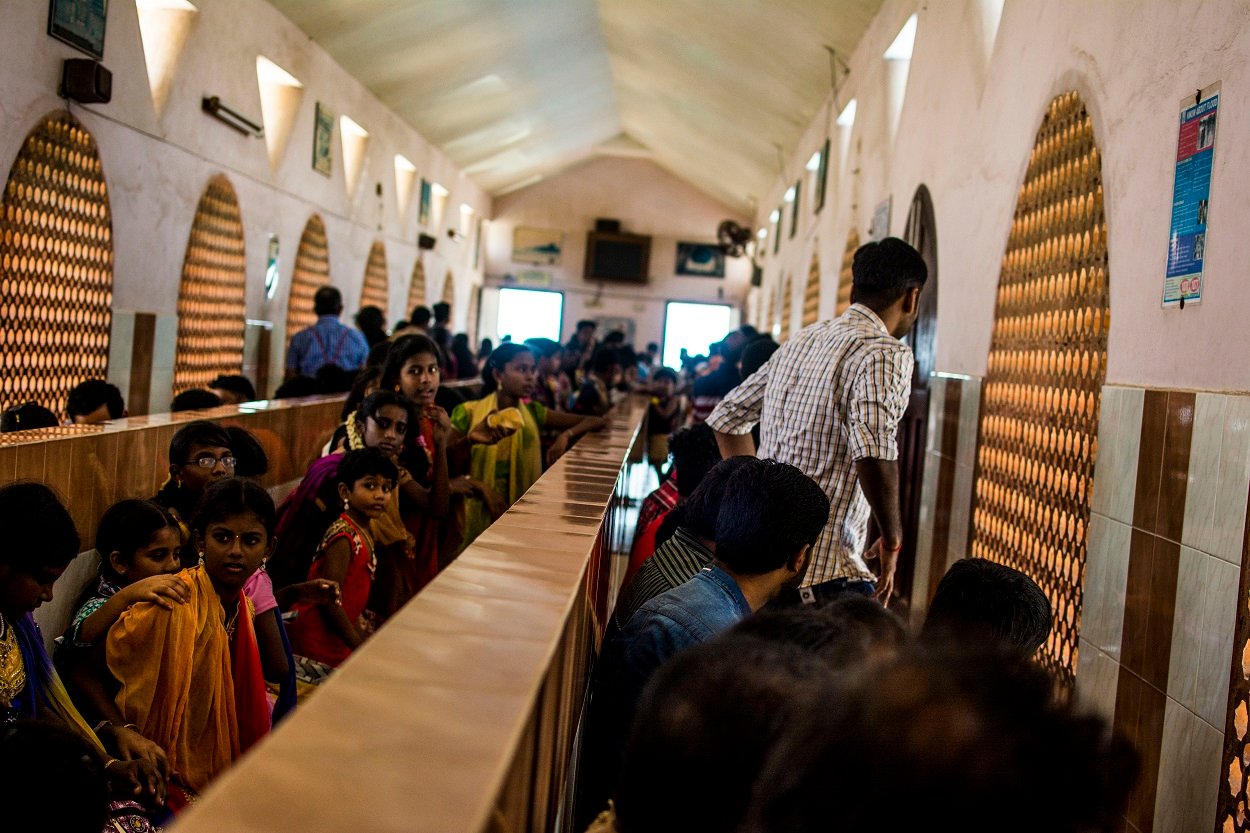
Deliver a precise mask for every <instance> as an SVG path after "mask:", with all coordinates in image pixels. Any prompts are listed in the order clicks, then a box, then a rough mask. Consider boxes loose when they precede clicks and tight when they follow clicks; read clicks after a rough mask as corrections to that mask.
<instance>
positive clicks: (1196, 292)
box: [1163, 84, 1220, 308]
mask: <svg viewBox="0 0 1250 833" xmlns="http://www.w3.org/2000/svg"><path fill="white" fill-rule="evenodd" d="M1219 110H1220V85H1219V84H1213V85H1211V86H1210V87H1207V88H1206V89H1205V90H1202V91H1201V92H1200V93H1198V95H1197V96H1195V97H1187V98H1186V99H1185V100H1184V101H1182V102H1181V110H1180V133H1179V136H1178V138H1177V141H1176V174H1175V179H1174V180H1173V183H1172V224H1171V229H1170V232H1169V234H1168V266H1167V273H1166V276H1165V278H1164V280H1163V306H1164V307H1182V308H1183V307H1185V306H1186V305H1187V304H1198V303H1201V302H1202V291H1203V288H1204V287H1203V263H1204V261H1205V260H1206V250H1207V215H1208V210H1209V205H1210V202H1211V163H1212V160H1213V158H1214V156H1215V122H1216V116H1217V115H1218V114H1219Z"/></svg>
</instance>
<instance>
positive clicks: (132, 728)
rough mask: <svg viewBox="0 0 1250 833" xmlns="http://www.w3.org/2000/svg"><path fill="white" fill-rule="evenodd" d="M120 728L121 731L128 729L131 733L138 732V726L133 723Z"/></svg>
mask: <svg viewBox="0 0 1250 833" xmlns="http://www.w3.org/2000/svg"><path fill="white" fill-rule="evenodd" d="M122 728H123V729H129V730H130V731H132V732H138V731H139V727H138V726H136V725H135V724H134V723H127V724H126V725H125V726H122Z"/></svg>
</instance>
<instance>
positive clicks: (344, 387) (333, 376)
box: [313, 364, 356, 393]
mask: <svg viewBox="0 0 1250 833" xmlns="http://www.w3.org/2000/svg"><path fill="white" fill-rule="evenodd" d="M313 378H315V379H316V380H317V384H318V385H320V386H321V390H322V392H323V393H347V392H348V391H349V390H351V389H352V383H353V382H355V381H356V371H354V370H344V369H343V368H341V367H339V366H338V365H337V364H323V365H322V366H321V367H319V368H317V375H316V376H314V377H313Z"/></svg>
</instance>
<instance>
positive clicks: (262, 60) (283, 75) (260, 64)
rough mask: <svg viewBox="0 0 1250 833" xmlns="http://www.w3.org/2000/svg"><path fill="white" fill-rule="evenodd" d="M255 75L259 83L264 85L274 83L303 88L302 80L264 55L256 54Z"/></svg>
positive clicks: (281, 85) (280, 85)
mask: <svg viewBox="0 0 1250 833" xmlns="http://www.w3.org/2000/svg"><path fill="white" fill-rule="evenodd" d="M256 77H257V79H259V81H260V83H262V84H265V85H270V84H272V85H276V86H279V87H296V88H298V89H303V88H304V82H302V81H300V80H299V79H298V78H296V77H295V76H294V75H292V74H291V73H289V72H287V71H286V70H285V69H283V68H282V67H280V66H278V65H277V64H275V63H274V62H273V61H271V60H269V59H268V58H266V57H265V56H264V55H257V56H256Z"/></svg>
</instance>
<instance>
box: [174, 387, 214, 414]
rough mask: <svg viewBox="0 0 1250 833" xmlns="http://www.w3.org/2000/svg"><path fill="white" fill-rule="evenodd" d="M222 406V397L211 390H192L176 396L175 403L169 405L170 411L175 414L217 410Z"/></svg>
mask: <svg viewBox="0 0 1250 833" xmlns="http://www.w3.org/2000/svg"><path fill="white" fill-rule="evenodd" d="M220 404H221V397H220V396H218V395H217V394H215V393H213V392H212V391H211V390H204V388H191V389H190V390H184V391H183V392H182V393H180V394H178V395H177V396H175V397H174V401H173V402H170V403H169V410H170V411H171V412H172V413H175V414H176V413H180V412H182V411H203V410H206V409H208V408H216V407H217V406H218V405H220Z"/></svg>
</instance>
